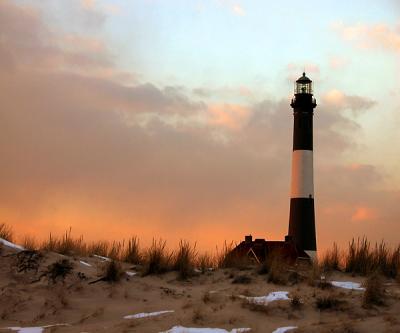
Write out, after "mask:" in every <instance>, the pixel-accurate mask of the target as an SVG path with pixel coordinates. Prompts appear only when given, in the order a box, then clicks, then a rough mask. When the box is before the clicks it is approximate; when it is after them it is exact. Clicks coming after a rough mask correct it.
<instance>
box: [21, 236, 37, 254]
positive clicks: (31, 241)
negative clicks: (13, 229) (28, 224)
mask: <svg viewBox="0 0 400 333" xmlns="http://www.w3.org/2000/svg"><path fill="white" fill-rule="evenodd" d="M22 246H23V247H24V248H25V249H26V250H30V251H34V250H37V249H38V247H39V246H38V244H37V242H36V240H35V238H33V237H32V236H28V235H26V236H25V237H24V239H23V241H22Z"/></svg>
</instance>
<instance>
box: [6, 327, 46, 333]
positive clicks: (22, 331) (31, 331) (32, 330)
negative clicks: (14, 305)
mask: <svg viewBox="0 0 400 333" xmlns="http://www.w3.org/2000/svg"><path fill="white" fill-rule="evenodd" d="M7 328H8V329H9V330H11V331H17V332H18V333H42V332H43V330H44V328H43V327H7Z"/></svg>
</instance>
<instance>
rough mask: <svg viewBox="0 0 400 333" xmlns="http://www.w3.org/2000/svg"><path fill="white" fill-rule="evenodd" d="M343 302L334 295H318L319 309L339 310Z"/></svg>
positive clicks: (317, 304)
mask: <svg viewBox="0 0 400 333" xmlns="http://www.w3.org/2000/svg"><path fill="white" fill-rule="evenodd" d="M342 303H343V302H342V301H340V300H339V299H337V298H336V297H335V296H333V295H329V296H322V297H318V298H317V300H316V303H315V305H316V307H317V309H319V310H338V309H339V306H340V305H341V304H342Z"/></svg>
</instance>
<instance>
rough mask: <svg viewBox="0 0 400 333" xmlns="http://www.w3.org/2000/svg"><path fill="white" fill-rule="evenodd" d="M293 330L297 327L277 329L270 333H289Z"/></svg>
mask: <svg viewBox="0 0 400 333" xmlns="http://www.w3.org/2000/svg"><path fill="white" fill-rule="evenodd" d="M295 328H297V326H285V327H279V328H277V329H276V330H275V331H273V332H272V333H286V332H289V331H291V330H294V329H295Z"/></svg>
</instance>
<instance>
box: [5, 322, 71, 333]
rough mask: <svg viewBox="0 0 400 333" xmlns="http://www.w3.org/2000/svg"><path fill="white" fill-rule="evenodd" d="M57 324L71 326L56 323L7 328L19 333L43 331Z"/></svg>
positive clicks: (40, 332) (38, 332) (39, 332)
mask: <svg viewBox="0 0 400 333" xmlns="http://www.w3.org/2000/svg"><path fill="white" fill-rule="evenodd" d="M56 326H69V325H68V324H54V325H46V326H37V327H6V328H5V329H8V330H11V331H16V332H18V333H42V332H43V331H44V329H45V328H50V327H56ZM0 329H1V328H0Z"/></svg>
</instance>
